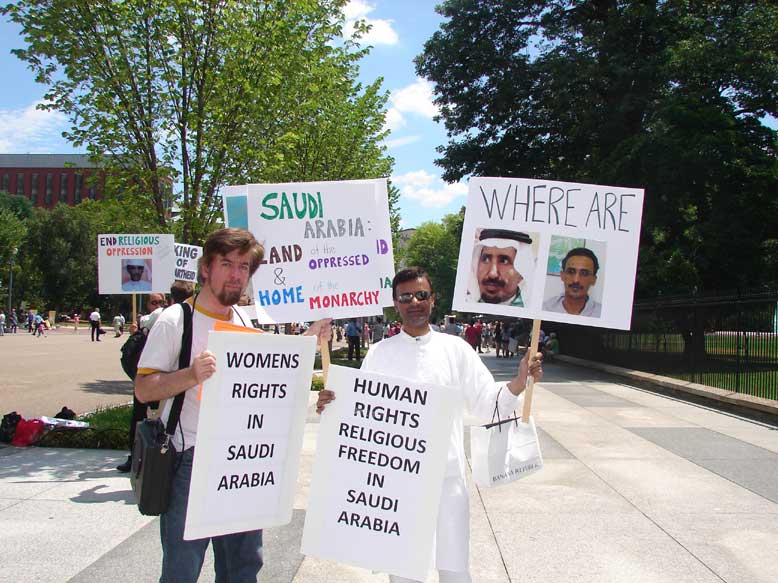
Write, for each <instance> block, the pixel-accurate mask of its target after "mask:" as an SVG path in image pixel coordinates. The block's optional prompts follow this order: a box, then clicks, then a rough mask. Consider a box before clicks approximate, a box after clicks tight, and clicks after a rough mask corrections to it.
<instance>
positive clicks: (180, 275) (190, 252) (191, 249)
mask: <svg viewBox="0 0 778 583" xmlns="http://www.w3.org/2000/svg"><path fill="white" fill-rule="evenodd" d="M202 254H203V248H202V247H198V246H197V245H184V244H182V243H176V268H175V271H174V272H173V277H174V278H175V279H177V280H179V281H188V282H189V283H197V261H198V260H199V258H200V256H201V255H202Z"/></svg>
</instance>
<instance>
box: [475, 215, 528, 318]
mask: <svg viewBox="0 0 778 583" xmlns="http://www.w3.org/2000/svg"><path fill="white" fill-rule="evenodd" d="M484 247H501V248H506V247H511V248H513V249H515V250H516V257H514V259H513V268H514V269H515V270H516V271H517V272H518V273H520V274H521V276H522V280H521V281H520V282H519V290H520V291H521V299H522V301H523V302H524V305H525V306H526V305H528V302H529V282H528V281H527V276H528V275H529V274H531V273H533V272H534V270H535V262H536V261H537V258H536V257H535V256H534V255H533V253H532V238H531V237H530V236H529V235H528V234H526V233H521V232H519V231H508V230H505V229H483V230H482V231H481V234H480V235H479V241H478V242H477V243H476V244H475V245H474V246H473V255H472V257H471V260H470V277H469V278H468V285H467V298H466V299H467V301H469V302H478V301H479V300H480V299H481V291H480V289H479V287H478V264H479V263H480V261H481V251H482V250H483V248H484ZM511 299H513V298H511Z"/></svg>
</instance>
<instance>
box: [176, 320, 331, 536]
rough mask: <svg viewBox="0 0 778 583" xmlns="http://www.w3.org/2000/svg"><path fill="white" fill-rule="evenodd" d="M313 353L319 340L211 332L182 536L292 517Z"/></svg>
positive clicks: (266, 524) (217, 532)
mask: <svg viewBox="0 0 778 583" xmlns="http://www.w3.org/2000/svg"><path fill="white" fill-rule="evenodd" d="M315 349H316V338H315V337H313V336H279V335H273V334H244V333H241V332H217V331H212V332H210V333H209V336H208V350H210V351H211V352H213V353H214V354H215V355H216V359H217V362H216V373H214V375H213V376H212V377H211V378H210V379H208V380H207V381H206V382H205V383H204V385H203V390H202V400H201V403H200V416H199V420H198V425H197V447H196V448H195V456H194V465H193V467H192V480H191V484H190V490H189V504H188V506H187V512H186V526H185V528H184V539H186V540H192V539H198V538H204V537H210V536H218V535H222V534H229V533H234V532H243V531H246V530H255V529H259V528H265V527H269V526H278V525H282V524H286V523H288V522H289V521H290V520H291V518H292V504H293V500H294V488H295V485H296V483H297V470H298V466H299V461H300V450H301V448H302V439H303V431H304V428H305V411H306V407H307V405H308V394H309V392H310V387H311V372H312V371H313V358H314V351H315Z"/></svg>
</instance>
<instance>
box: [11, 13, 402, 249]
mask: <svg viewBox="0 0 778 583" xmlns="http://www.w3.org/2000/svg"><path fill="white" fill-rule="evenodd" d="M344 4H345V0H283V1H282V0H271V1H269V2H250V1H236V2H226V1H217V0H207V1H202V0H160V1H159V2H154V3H149V2H147V1H145V0H127V1H124V2H109V1H97V2H71V1H65V0H55V1H52V2H37V1H35V0H21V1H18V2H14V3H12V4H9V5H7V6H6V7H5V8H4V13H5V14H8V15H9V16H10V18H11V19H12V20H13V21H15V22H17V23H19V24H20V25H21V26H22V30H23V34H24V38H25V40H26V42H27V45H28V46H27V48H24V49H20V50H17V51H15V53H16V54H17V56H18V57H19V58H21V59H22V60H23V61H25V62H26V63H28V65H29V66H30V67H31V68H32V69H33V71H35V73H36V75H37V80H38V81H39V82H41V83H44V84H46V85H48V86H49V90H48V92H47V94H46V99H47V103H48V105H47V107H48V108H50V109H56V110H59V111H62V112H64V113H65V114H67V115H68V116H69V119H70V122H71V125H72V127H71V129H70V130H69V131H68V132H67V134H66V137H67V138H68V139H70V140H71V141H72V142H73V143H74V144H75V145H77V146H86V147H87V149H88V151H89V152H90V153H91V154H92V155H94V156H95V157H98V158H100V159H101V162H102V164H103V166H104V167H107V168H109V169H110V170H111V171H110V172H109V173H108V177H109V180H110V181H112V182H113V184H112V185H111V190H115V191H116V192H118V193H120V197H121V198H124V199H125V200H126V199H128V198H129V197H132V196H140V197H144V198H145V200H147V201H148V202H149V203H150V204H151V206H152V208H153V209H154V217H155V220H156V223H157V225H158V228H157V230H158V231H162V232H169V231H178V232H177V233H176V234H177V235H178V237H179V239H181V240H185V241H187V242H190V243H197V242H200V241H202V240H203V239H204V238H205V236H207V234H208V233H209V232H210V231H211V230H212V228H213V226H214V224H215V222H216V221H217V220H218V219H219V216H220V214H221V201H220V198H219V196H218V193H219V189H220V187H221V186H222V185H224V184H231V183H232V184H235V183H243V182H249V181H253V182H256V181H278V180H312V179H316V180H323V179H345V178H367V177H376V176H385V175H388V174H389V173H390V171H391V165H392V160H391V158H388V157H387V156H385V154H384V147H383V146H382V145H381V139H382V138H383V137H384V130H383V116H384V108H385V102H386V97H387V96H386V95H385V94H384V93H382V92H381V89H380V80H378V81H376V82H375V83H373V84H372V85H370V86H368V87H366V88H363V87H362V86H361V85H360V84H359V83H358V82H357V81H356V75H357V72H358V69H357V63H358V61H359V59H360V58H361V57H362V56H363V55H364V51H363V50H361V49H357V48H356V45H354V43H352V42H350V41H346V42H341V41H340V40H339V38H340V33H341V26H342V22H343V17H342V14H341V10H342V7H343V5H344ZM109 154H111V155H112V156H107V155H109ZM171 180H172V181H173V183H174V184H175V185H176V186H175V191H176V194H175V195H174V194H173V192H172V190H171ZM179 191H180V192H179ZM173 203H175V204H176V205H177V206H178V207H179V209H180V216H181V220H180V221H179V222H176V223H174V224H173V225H171V224H170V218H169V216H170V215H169V210H170V207H171V205H172V204H173Z"/></svg>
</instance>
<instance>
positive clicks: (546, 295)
mask: <svg viewBox="0 0 778 583" xmlns="http://www.w3.org/2000/svg"><path fill="white" fill-rule="evenodd" d="M642 210H643V190H641V189H638V188H622V187H617V186H599V185H593V184H577V183H571V182H554V181H551V180H529V179H524V178H472V179H470V185H469V194H468V199H467V211H466V213H465V221H464V226H463V230H462V241H461V244H460V249H459V265H458V270H457V279H456V286H455V289H454V301H453V307H454V309H455V310H460V311H464V312H476V313H481V314H497V315H506V316H514V317H518V318H533V319H535V318H538V319H543V320H551V321H556V322H569V323H576V324H586V325H589V326H600V327H606V328H621V329H625V330H626V329H629V326H630V320H631V317H632V297H633V293H634V289H635V272H636V269H637V258H638V245H639V241H640V221H641V216H642Z"/></svg>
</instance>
